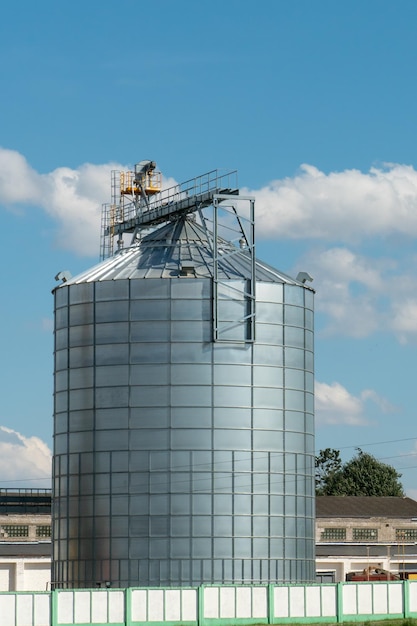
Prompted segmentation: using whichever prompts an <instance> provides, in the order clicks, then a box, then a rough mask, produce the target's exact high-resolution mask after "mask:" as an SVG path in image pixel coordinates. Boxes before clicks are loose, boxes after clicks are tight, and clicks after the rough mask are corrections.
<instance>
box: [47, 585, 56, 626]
mask: <svg viewBox="0 0 417 626" xmlns="http://www.w3.org/2000/svg"><path fill="white" fill-rule="evenodd" d="M57 594H58V589H51V602H50V605H49V606H50V608H49V610H50V612H51V615H50V618H51V626H57V624H58V621H57V620H58V595H57Z"/></svg>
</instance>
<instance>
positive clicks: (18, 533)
mask: <svg viewBox="0 0 417 626" xmlns="http://www.w3.org/2000/svg"><path fill="white" fill-rule="evenodd" d="M1 534H2V535H3V537H29V526H21V525H19V524H3V525H2V527H1Z"/></svg>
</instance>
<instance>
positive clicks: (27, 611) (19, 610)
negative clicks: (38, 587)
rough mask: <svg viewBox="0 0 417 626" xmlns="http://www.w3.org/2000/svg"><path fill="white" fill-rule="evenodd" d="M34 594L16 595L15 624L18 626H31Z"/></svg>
mask: <svg viewBox="0 0 417 626" xmlns="http://www.w3.org/2000/svg"><path fill="white" fill-rule="evenodd" d="M33 601H34V594H33V593H31V594H25V595H16V624H17V625H18V626H33V622H34V615H33Z"/></svg>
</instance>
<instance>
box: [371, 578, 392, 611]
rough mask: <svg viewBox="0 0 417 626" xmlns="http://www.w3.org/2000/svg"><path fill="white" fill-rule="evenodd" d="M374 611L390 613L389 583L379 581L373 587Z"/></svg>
mask: <svg viewBox="0 0 417 626" xmlns="http://www.w3.org/2000/svg"><path fill="white" fill-rule="evenodd" d="M372 591H373V610H372V612H373V613H378V614H379V615H388V613H389V610H388V585H386V584H384V583H379V584H378V585H374V587H373V590H372Z"/></svg>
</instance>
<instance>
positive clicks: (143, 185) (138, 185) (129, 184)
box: [120, 161, 162, 196]
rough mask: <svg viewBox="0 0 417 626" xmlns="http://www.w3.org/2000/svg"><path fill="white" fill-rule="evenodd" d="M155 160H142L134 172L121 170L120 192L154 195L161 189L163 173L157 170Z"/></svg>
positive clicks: (123, 193)
mask: <svg viewBox="0 0 417 626" xmlns="http://www.w3.org/2000/svg"><path fill="white" fill-rule="evenodd" d="M155 168H156V163H155V161H141V162H140V163H138V164H137V165H135V171H134V172H120V194H121V195H129V196H133V195H135V196H140V195H146V196H150V195H154V194H156V193H159V192H160V191H161V186H162V175H161V172H157V171H156V170H155Z"/></svg>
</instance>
